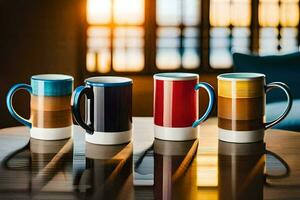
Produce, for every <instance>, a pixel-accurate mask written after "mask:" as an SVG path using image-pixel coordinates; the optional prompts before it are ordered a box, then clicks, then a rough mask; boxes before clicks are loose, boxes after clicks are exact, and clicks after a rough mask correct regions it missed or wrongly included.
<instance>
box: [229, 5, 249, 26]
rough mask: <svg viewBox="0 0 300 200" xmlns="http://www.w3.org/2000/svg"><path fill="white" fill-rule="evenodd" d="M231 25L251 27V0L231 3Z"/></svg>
mask: <svg viewBox="0 0 300 200" xmlns="http://www.w3.org/2000/svg"><path fill="white" fill-rule="evenodd" d="M230 12H231V19H230V20H231V24H232V25H233V26H250V22H251V4H250V0H233V1H232V2H231V9H230Z"/></svg>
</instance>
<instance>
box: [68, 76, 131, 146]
mask: <svg viewBox="0 0 300 200" xmlns="http://www.w3.org/2000/svg"><path fill="white" fill-rule="evenodd" d="M83 95H85V96H86V98H85V120H83V119H82V117H81V114H80V99H81V97H82V96H83ZM72 112H73V115H74V118H75V120H76V122H77V123H78V124H79V125H80V126H81V127H82V128H84V129H85V130H86V137H85V138H86V141H87V142H89V143H93V144H104V145H113V144H123V143H126V142H129V141H130V140H131V134H132V133H131V128H132V80H131V79H129V78H125V77H117V76H98V77H91V78H88V79H86V80H85V86H79V87H77V88H76V89H75V91H74V93H73V97H72Z"/></svg>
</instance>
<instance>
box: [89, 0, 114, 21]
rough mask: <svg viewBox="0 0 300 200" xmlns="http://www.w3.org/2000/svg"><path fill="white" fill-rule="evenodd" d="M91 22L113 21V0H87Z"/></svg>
mask: <svg viewBox="0 0 300 200" xmlns="http://www.w3.org/2000/svg"><path fill="white" fill-rule="evenodd" d="M87 21H88V23H89V24H107V23H110V21H111V0H87Z"/></svg>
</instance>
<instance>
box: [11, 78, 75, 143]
mask: <svg viewBox="0 0 300 200" xmlns="http://www.w3.org/2000/svg"><path fill="white" fill-rule="evenodd" d="M20 89H25V90H26V91H28V92H29V93H30V94H31V99H30V110H31V112H30V119H29V120H27V119H24V118H23V117H21V116H20V115H18V114H17V113H16V111H15V110H14V108H13V106H12V98H13V95H14V93H15V92H16V91H18V90H20ZM72 91H73V77H72V76H68V75H63V74H40V75H34V76H32V77H31V85H27V84H16V85H14V86H13V87H12V88H11V89H10V90H9V92H8V94H7V97H6V105H7V108H8V111H9V112H10V114H11V115H12V116H13V117H14V118H15V119H16V120H18V121H19V122H21V123H22V124H24V125H25V126H27V127H29V128H30V135H31V137H32V138H35V139H40V140H60V139H65V138H69V137H70V136H71V135H72V114H71V105H70V102H71V95H72Z"/></svg>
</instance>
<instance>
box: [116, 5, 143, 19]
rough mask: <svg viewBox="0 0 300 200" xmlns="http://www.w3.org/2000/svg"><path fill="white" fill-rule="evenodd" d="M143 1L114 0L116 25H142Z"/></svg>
mask: <svg viewBox="0 0 300 200" xmlns="http://www.w3.org/2000/svg"><path fill="white" fill-rule="evenodd" d="M144 7H145V5H144V0H114V21H115V23H117V24H142V23H144Z"/></svg>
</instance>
